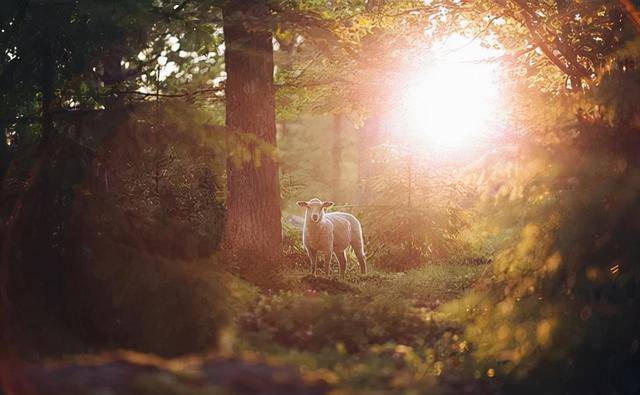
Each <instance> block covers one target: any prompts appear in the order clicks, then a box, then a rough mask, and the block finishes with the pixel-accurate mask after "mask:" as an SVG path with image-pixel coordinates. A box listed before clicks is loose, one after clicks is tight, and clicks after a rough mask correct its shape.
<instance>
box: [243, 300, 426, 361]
mask: <svg viewBox="0 0 640 395" xmlns="http://www.w3.org/2000/svg"><path fill="white" fill-rule="evenodd" d="M357 298H361V296H350V297H349V298H345V297H344V296H341V295H326V294H319V293H317V292H315V291H310V292H309V293H308V294H307V295H306V296H305V295H299V294H298V295H296V294H293V293H290V292H286V293H281V294H278V295H274V296H263V297H262V298H261V299H260V301H259V302H258V303H257V305H256V306H255V307H254V308H253V310H251V311H250V312H248V313H247V314H246V315H245V316H244V317H243V318H242V320H241V328H242V329H243V330H245V331H247V332H249V333H254V334H255V335H260V336H268V337H270V338H272V340H273V341H275V342H277V343H279V344H281V345H283V346H286V347H291V348H296V349H300V350H310V351H318V350H321V349H322V348H324V347H328V348H335V347H336V346H338V345H341V346H338V347H345V349H346V350H347V351H348V352H351V353H353V352H359V351H363V350H366V349H368V348H369V347H370V346H371V345H374V344H384V343H387V342H389V341H395V342H397V343H399V344H406V345H416V346H419V345H423V344H425V342H427V341H429V339H431V338H435V336H434V332H435V331H436V330H437V329H436V326H435V325H434V324H433V323H432V322H429V321H426V320H425V319H423V318H422V317H420V315H419V314H418V313H417V312H414V311H413V310H412V309H411V308H410V306H408V305H407V304H404V303H403V302H401V301H398V300H388V299H373V300H370V301H366V302H364V303H363V301H362V300H355V299H357Z"/></svg>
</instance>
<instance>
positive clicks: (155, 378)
mask: <svg viewBox="0 0 640 395" xmlns="http://www.w3.org/2000/svg"><path fill="white" fill-rule="evenodd" d="M485 268H486V266H484V265H431V266H427V267H425V268H422V269H418V270H413V271H410V272H406V273H384V272H376V271H374V272H372V273H370V274H368V275H365V276H361V275H359V274H357V273H356V268H355V267H353V268H352V271H351V272H349V273H348V274H347V278H346V279H345V280H344V281H341V280H339V279H338V278H337V277H335V276H334V277H323V276H318V277H313V276H310V275H308V274H306V273H303V272H298V271H296V272H291V273H289V274H288V275H287V277H286V284H287V287H286V288H287V289H285V290H281V291H277V292H275V291H268V290H267V291H265V290H262V289H258V288H256V287H254V286H251V285H249V284H248V283H246V282H244V281H242V280H238V279H237V278H235V277H234V278H233V280H232V281H230V282H229V286H230V289H231V292H232V296H233V309H234V311H235V312H236V319H235V328H234V330H233V331H232V333H233V335H229V336H227V337H226V338H223V341H222V343H223V344H222V347H221V349H222V350H223V352H222V354H221V353H217V354H215V355H207V356H204V355H196V356H192V357H187V358H181V359H173V360H167V359H162V358H158V357H155V356H150V355H146V354H137V353H132V352H119V353H111V354H104V355H102V356H91V357H81V358H75V359H70V360H68V361H63V362H60V361H58V362H57V363H55V364H49V365H38V366H30V367H28V368H27V369H23V370H22V371H23V375H22V377H23V378H24V380H22V379H21V375H15V376H14V377H15V380H14V387H15V386H21V385H23V384H24V383H31V386H32V387H33V389H34V391H33V392H25V393H34V394H40V393H47V394H52V395H56V394H67V393H73V394H87V395H88V394H107V393H109V394H160V395H163V394H166V395H169V394H171V395H174V394H175V395H192V394H193V395H195V394H197V395H205V394H207V395H208V394H283V395H286V394H324V393H331V394H334V395H338V394H421V393H425V394H432V393H451V394H453V393H456V394H459V393H475V394H477V393H495V392H496V389H497V386H498V383H497V382H496V381H495V380H491V379H490V378H488V377H486V374H484V373H483V372H479V371H477V370H474V369H477V368H475V366H476V364H475V363H474V361H473V359H472V354H471V351H472V347H473V346H472V344H471V343H470V342H468V341H467V340H465V339H464V328H463V327H462V325H461V324H460V323H456V322H452V321H450V320H448V318H447V315H446V314H445V313H444V312H443V311H442V309H441V306H443V305H445V304H446V303H447V302H448V301H451V300H453V299H455V298H457V297H459V296H461V295H462V294H463V293H464V292H465V291H466V290H468V289H469V288H470V287H472V286H473V285H474V284H475V283H476V282H477V280H478V279H479V278H480V277H481V276H482V275H483V273H484V270H485ZM18 393H23V392H18Z"/></svg>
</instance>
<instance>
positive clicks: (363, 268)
mask: <svg viewBox="0 0 640 395" xmlns="http://www.w3.org/2000/svg"><path fill="white" fill-rule="evenodd" d="M351 247H352V248H353V252H355V253H356V257H357V258H358V264H359V265H360V273H362V274H367V258H366V257H365V255H364V246H363V245H362V240H359V241H355V242H353V243H351Z"/></svg>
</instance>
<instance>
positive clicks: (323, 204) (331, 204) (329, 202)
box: [322, 200, 335, 208]
mask: <svg viewBox="0 0 640 395" xmlns="http://www.w3.org/2000/svg"><path fill="white" fill-rule="evenodd" d="M334 204H335V203H333V202H332V201H330V200H327V201H326V202H324V203H322V207H324V208H329V207H331V206H333V205H334Z"/></svg>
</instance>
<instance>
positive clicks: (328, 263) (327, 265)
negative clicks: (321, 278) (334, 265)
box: [324, 250, 333, 276]
mask: <svg viewBox="0 0 640 395" xmlns="http://www.w3.org/2000/svg"><path fill="white" fill-rule="evenodd" d="M332 258H333V250H329V251H328V252H325V255H324V274H326V275H327V276H328V275H330V274H331V259H332Z"/></svg>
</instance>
